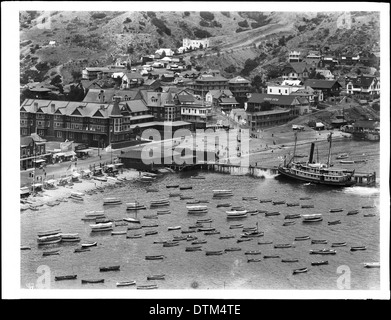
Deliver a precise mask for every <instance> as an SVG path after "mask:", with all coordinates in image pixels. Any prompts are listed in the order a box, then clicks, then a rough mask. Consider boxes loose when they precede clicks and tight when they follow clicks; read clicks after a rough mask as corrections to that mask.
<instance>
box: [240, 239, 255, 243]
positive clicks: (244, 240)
mask: <svg viewBox="0 0 391 320" xmlns="http://www.w3.org/2000/svg"><path fill="white" fill-rule="evenodd" d="M252 239H254V238H240V239H238V240H236V242H237V243H240V242H246V241H251V240H252Z"/></svg>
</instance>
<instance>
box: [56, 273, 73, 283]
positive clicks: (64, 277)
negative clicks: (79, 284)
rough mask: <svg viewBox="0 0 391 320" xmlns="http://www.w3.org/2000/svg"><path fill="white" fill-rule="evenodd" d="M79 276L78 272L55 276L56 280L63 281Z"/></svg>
mask: <svg viewBox="0 0 391 320" xmlns="http://www.w3.org/2000/svg"><path fill="white" fill-rule="evenodd" d="M76 278H77V275H76V274H70V275H66V276H55V277H54V281H62V280H74V279H76Z"/></svg>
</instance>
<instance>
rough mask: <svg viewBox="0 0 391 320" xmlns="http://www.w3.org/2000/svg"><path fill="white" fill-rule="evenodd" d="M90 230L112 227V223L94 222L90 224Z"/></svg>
mask: <svg viewBox="0 0 391 320" xmlns="http://www.w3.org/2000/svg"><path fill="white" fill-rule="evenodd" d="M90 227H91V230H92V231H100V230H102V229H105V230H106V229H109V228H111V229H112V228H113V223H112V222H107V223H96V224H90Z"/></svg>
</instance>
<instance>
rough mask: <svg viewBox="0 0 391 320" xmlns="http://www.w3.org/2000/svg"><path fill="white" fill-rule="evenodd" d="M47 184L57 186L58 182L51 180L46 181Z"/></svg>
mask: <svg viewBox="0 0 391 320" xmlns="http://www.w3.org/2000/svg"><path fill="white" fill-rule="evenodd" d="M46 183H48V184H55V183H56V180H53V179H50V180H48V181H46Z"/></svg>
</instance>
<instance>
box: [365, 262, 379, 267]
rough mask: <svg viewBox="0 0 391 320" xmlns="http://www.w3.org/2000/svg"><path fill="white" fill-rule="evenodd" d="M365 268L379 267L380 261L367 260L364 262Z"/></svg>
mask: <svg viewBox="0 0 391 320" xmlns="http://www.w3.org/2000/svg"><path fill="white" fill-rule="evenodd" d="M364 267H365V268H380V262H368V263H364Z"/></svg>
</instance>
